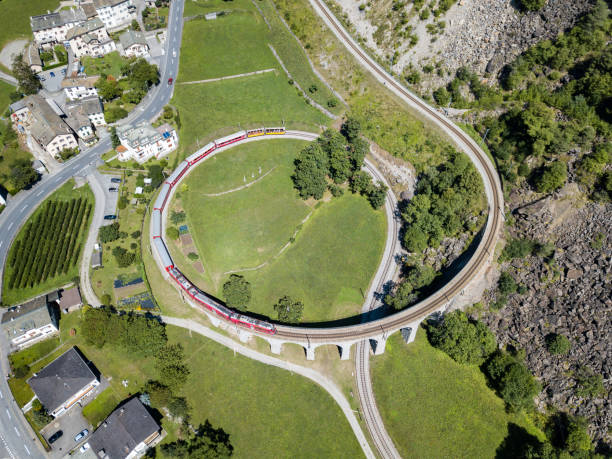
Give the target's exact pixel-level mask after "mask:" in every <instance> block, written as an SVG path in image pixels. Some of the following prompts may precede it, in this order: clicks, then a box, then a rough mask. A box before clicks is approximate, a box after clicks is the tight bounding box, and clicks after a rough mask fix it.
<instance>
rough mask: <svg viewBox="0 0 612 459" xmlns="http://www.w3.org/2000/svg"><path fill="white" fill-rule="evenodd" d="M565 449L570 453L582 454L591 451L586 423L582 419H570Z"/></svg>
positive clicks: (591, 446)
mask: <svg viewBox="0 0 612 459" xmlns="http://www.w3.org/2000/svg"><path fill="white" fill-rule="evenodd" d="M565 449H566V450H567V451H569V452H570V453H584V452H589V451H593V444H592V442H591V437H589V434H588V432H587V423H586V420H585V419H584V418H581V417H571V418H570V420H569V424H568V426H567V437H566V439H565Z"/></svg>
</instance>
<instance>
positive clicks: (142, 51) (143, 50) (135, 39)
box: [119, 29, 149, 57]
mask: <svg viewBox="0 0 612 459" xmlns="http://www.w3.org/2000/svg"><path fill="white" fill-rule="evenodd" d="M119 43H121V47H122V48H123V54H125V55H126V56H127V57H143V56H146V55H148V54H149V45H148V43H147V40H146V38H145V36H144V34H143V33H142V32H138V31H136V30H132V29H129V30H126V31H125V32H123V33H122V34H121V35H120V36H119Z"/></svg>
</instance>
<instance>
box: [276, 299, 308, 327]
mask: <svg viewBox="0 0 612 459" xmlns="http://www.w3.org/2000/svg"><path fill="white" fill-rule="evenodd" d="M274 310H275V311H276V312H277V313H278V320H279V321H280V322H285V323H298V322H299V321H300V320H301V318H302V313H303V312H304V304H303V303H302V302H301V301H299V300H294V299H293V298H291V297H290V296H284V297H282V298H281V299H279V300H278V303H276V304H275V305H274Z"/></svg>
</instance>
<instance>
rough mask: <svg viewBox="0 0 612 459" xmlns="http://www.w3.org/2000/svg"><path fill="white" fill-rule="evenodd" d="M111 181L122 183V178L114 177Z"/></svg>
mask: <svg viewBox="0 0 612 459" xmlns="http://www.w3.org/2000/svg"><path fill="white" fill-rule="evenodd" d="M111 182H113V183H121V179H120V178H112V179H111Z"/></svg>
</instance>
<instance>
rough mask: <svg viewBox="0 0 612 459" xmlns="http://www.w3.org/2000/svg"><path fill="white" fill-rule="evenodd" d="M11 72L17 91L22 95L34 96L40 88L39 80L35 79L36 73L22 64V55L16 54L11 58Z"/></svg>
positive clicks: (24, 63) (25, 64)
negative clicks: (15, 80)
mask: <svg viewBox="0 0 612 459" xmlns="http://www.w3.org/2000/svg"><path fill="white" fill-rule="evenodd" d="M12 70H13V75H14V76H15V78H16V79H17V83H18V85H19V89H20V90H21V92H23V93H24V94H36V93H37V92H38V91H39V90H40V88H42V85H41V84H40V80H39V79H38V78H36V73H34V72H33V71H32V69H31V68H30V66H29V65H28V64H27V63H26V62H24V60H23V54H18V55H16V56H15V57H14V58H13V66H12Z"/></svg>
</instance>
